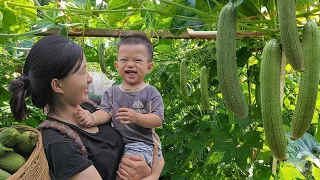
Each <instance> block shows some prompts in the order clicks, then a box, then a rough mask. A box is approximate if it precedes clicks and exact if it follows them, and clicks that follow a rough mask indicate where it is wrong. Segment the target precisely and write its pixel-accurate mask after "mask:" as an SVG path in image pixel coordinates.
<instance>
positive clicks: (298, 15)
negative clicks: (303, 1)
mask: <svg viewBox="0 0 320 180" xmlns="http://www.w3.org/2000/svg"><path fill="white" fill-rule="evenodd" d="M319 8H320V5H317V6H315V7H314V9H313V10H312V11H310V8H308V9H309V12H306V13H301V14H297V16H296V17H308V16H311V15H319V14H315V13H317V12H319V11H320V9H319Z"/></svg>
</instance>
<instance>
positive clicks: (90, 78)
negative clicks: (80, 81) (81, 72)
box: [87, 73, 92, 84]
mask: <svg viewBox="0 0 320 180" xmlns="http://www.w3.org/2000/svg"><path fill="white" fill-rule="evenodd" d="M87 81H88V84H90V83H91V82H92V76H91V75H90V74H89V73H88V77H87Z"/></svg>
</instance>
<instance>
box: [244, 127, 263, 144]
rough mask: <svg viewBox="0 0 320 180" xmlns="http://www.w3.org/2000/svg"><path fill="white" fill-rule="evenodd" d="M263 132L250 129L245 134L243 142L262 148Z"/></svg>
mask: <svg viewBox="0 0 320 180" xmlns="http://www.w3.org/2000/svg"><path fill="white" fill-rule="evenodd" d="M261 135H262V133H261V132H259V131H254V130H253V131H249V132H247V133H246V134H245V135H244V136H243V143H244V144H245V145H247V146H250V147H255V148H262V145H263V142H262V139H261Z"/></svg>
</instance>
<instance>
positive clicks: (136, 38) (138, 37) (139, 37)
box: [117, 34, 153, 62]
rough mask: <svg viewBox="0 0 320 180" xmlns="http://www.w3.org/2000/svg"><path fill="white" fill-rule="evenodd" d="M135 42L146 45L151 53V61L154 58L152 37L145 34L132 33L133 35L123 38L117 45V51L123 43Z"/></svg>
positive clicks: (133, 43)
mask: <svg viewBox="0 0 320 180" xmlns="http://www.w3.org/2000/svg"><path fill="white" fill-rule="evenodd" d="M135 44H141V45H144V46H146V48H147V50H148V54H149V58H148V59H149V61H150V62H151V61H152V58H153V46H152V43H151V41H150V39H149V38H148V37H147V36H145V35H143V34H132V35H129V36H126V37H123V38H121V40H120V42H119V43H118V46H117V51H119V48H120V46H122V45H135Z"/></svg>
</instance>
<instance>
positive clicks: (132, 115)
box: [116, 108, 138, 124]
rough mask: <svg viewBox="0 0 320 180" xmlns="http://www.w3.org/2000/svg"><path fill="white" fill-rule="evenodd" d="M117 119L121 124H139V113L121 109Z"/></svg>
mask: <svg viewBox="0 0 320 180" xmlns="http://www.w3.org/2000/svg"><path fill="white" fill-rule="evenodd" d="M116 119H117V120H120V123H121V124H132V123H137V121H138V113H137V112H135V111H134V110H132V109H129V108H119V110H118V113H117V114H116Z"/></svg>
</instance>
